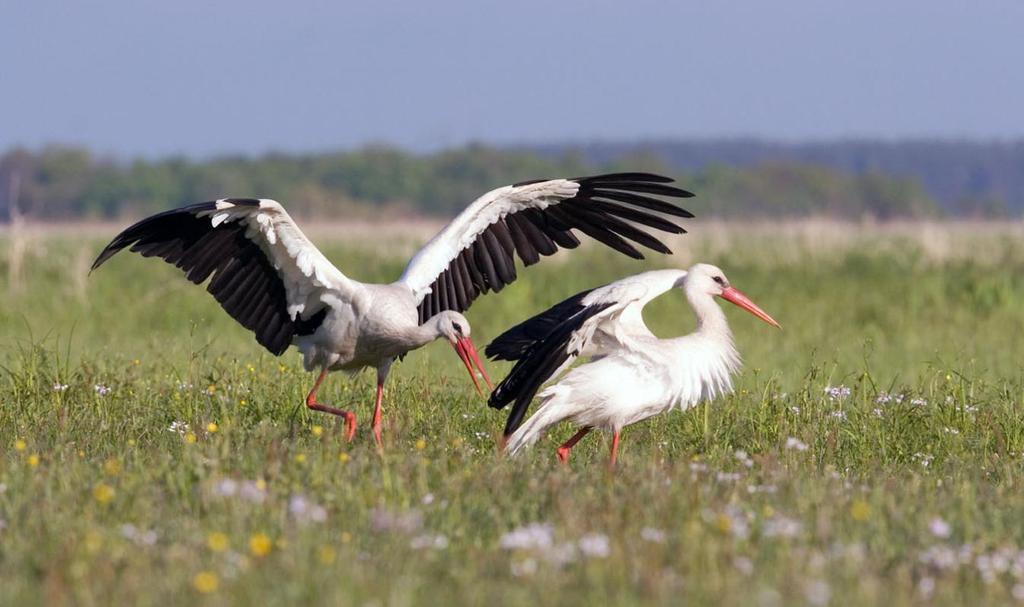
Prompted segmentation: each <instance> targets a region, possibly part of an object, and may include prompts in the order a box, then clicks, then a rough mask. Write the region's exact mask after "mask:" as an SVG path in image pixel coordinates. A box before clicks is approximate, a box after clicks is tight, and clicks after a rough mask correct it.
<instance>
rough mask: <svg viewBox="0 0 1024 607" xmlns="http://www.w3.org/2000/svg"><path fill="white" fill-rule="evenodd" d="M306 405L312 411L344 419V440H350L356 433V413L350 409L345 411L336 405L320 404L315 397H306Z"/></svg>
mask: <svg viewBox="0 0 1024 607" xmlns="http://www.w3.org/2000/svg"><path fill="white" fill-rule="evenodd" d="M306 406H307V407H309V408H310V409H312V410H313V411H320V412H323V413H330V414H331V415H337V416H338V417H340V418H342V419H344V420H345V440H346V441H349V442H352V437H353V436H355V435H356V414H355V413H353V412H351V411H345V410H342V409H338V408H336V407H331V406H328V405H322V404H320V403H318V402H316V399H315V398H311V399H306Z"/></svg>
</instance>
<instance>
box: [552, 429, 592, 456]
mask: <svg viewBox="0 0 1024 607" xmlns="http://www.w3.org/2000/svg"><path fill="white" fill-rule="evenodd" d="M589 432H590V428H583V429H582V430H580V431H579V432H577V433H576V434H573V435H572V438H570V439H569V440H567V441H565V442H564V443H562V446H561V447H559V448H558V449H555V455H556V456H558V461H560V462H562V463H563V464H567V463H569V452H570V451H572V448H573V447H575V446H576V443H578V442H580V439H581V438H583V437H584V436H586V435H587V434H588V433H589Z"/></svg>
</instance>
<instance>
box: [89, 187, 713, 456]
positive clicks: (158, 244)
mask: <svg viewBox="0 0 1024 607" xmlns="http://www.w3.org/2000/svg"><path fill="white" fill-rule="evenodd" d="M671 182H672V179H669V178H667V177H661V176H658V175H651V174H646V173H617V174H610V175H598V176H594V177H583V178H575V179H552V180H539V181H531V182H525V183H519V184H515V185H510V186H506V187H502V188H498V189H496V190H493V191H491V192H488V193H487V194H484V195H483V196H481V197H480V198H478V199H477V200H476V201H475V202H473V203H472V204H470V205H469V207H467V208H466V210H464V211H463V212H462V213H461V214H459V215H458V216H457V217H455V219H453V220H452V221H451V223H449V224H448V225H447V226H446V227H445V228H444V229H442V230H441V232H440V233H438V234H437V235H436V236H435V237H434V238H433V239H431V240H430V242H428V243H427V244H426V245H425V246H424V247H423V248H422V249H421V250H420V251H419V252H418V253H416V255H415V256H414V257H413V258H412V260H411V261H410V262H409V265H408V266H407V267H406V269H405V272H404V273H403V274H402V276H401V278H399V279H398V281H396V282H393V283H391V284H365V283H360V282H357V281H355V280H352V279H350V278H348V277H347V276H346V275H345V274H343V273H342V272H341V271H340V270H339V269H338V268H336V267H334V265H332V264H331V262H330V261H328V260H327V258H326V257H324V255H323V254H322V253H321V252H320V251H319V250H318V249H317V248H316V247H315V246H314V245H313V243H312V242H310V241H309V240H308V239H307V238H306V236H305V235H304V234H303V233H302V231H301V230H299V228H298V226H297V225H296V224H295V222H293V221H292V219H291V217H289V215H288V213H287V212H285V210H284V207H282V206H281V205H280V204H278V203H277V202H275V201H273V200H262V199H260V200H257V199H250V198H226V199H222V200H217V201H214V202H205V203H200V204H196V205H192V206H186V207H182V208H179V209H174V210H170V211H166V212H163V213H159V214H157V215H153V216H152V217H149V218H147V219H143V220H142V221H140V222H138V223H136V224H135V225H133V226H131V227H129V228H128V229H126V230H124V231H123V232H121V234H119V235H118V236H117V237H116V238H114V240H113V241H112V242H111V243H110V244H109V245H107V247H106V248H105V249H103V251H102V252H101V253H100V255H99V257H97V258H96V261H95V262H94V263H93V265H92V268H93V269H94V270H95V269H96V268H98V267H99V266H100V265H101V264H103V263H104V262H105V261H106V260H107V259H109V258H110V257H111V256H113V255H114V254H115V253H117V252H118V251H120V250H121V249H123V248H125V247H129V246H130V247H131V249H130V250H132V251H135V252H137V253H140V254H142V255H143V256H145V257H151V256H156V257H160V258H162V259H164V260H165V261H167V262H168V263H171V264H174V265H175V266H177V267H178V268H181V269H182V270H184V271H185V272H186V278H188V279H189V280H190V281H192V282H193V283H196V284H199V283H202V282H203V281H205V280H206V279H207V278H209V277H210V276H211V275H212V276H213V278H212V280H210V283H209V285H208V286H207V288H206V290H207V291H209V292H210V293H211V294H212V295H213V296H214V297H215V298H216V299H217V301H218V302H220V304H221V306H222V307H223V308H224V310H225V311H227V313H228V314H230V315H231V316H232V317H233V318H234V319H235V320H237V321H238V322H239V323H241V324H242V326H244V327H245V328H247V329H250V330H252V331H253V332H254V333H255V334H256V341H257V342H259V343H260V345H262V346H263V347H265V348H266V349H267V350H269V351H270V352H271V353H273V354H274V355H275V356H276V355H280V354H282V353H283V352H284V351H285V350H287V349H288V347H289V346H290V345H292V344H295V345H297V346H298V348H299V351H300V352H302V354H303V357H304V358H303V364H304V367H305V369H306V370H307V371H312V370H314V369H319V370H320V374H319V376H318V377H317V379H316V382H315V383H314V385H313V388H312V390H310V392H309V395H308V396H307V397H306V405H307V406H308V407H309V408H310V409H314V410H317V411H323V412H326V413H331V414H334V415H339V416H342V417H344V418H345V423H346V426H347V438H348V439H349V440H351V438H352V436H353V434H354V433H355V428H356V417H355V414H354V413H352V412H350V411H343V410H341V409H337V408H334V407H330V406H327V405H324V404H320V403H319V402H318V401H317V398H316V393H317V390H318V389H319V388H320V385H321V383H322V382H323V380H324V378H325V377H326V375H327V373H328V372H329V371H335V370H339V369H340V370H344V371H349V372H356V371H359V370H361V369H363V368H366V367H375V368H376V369H377V400H376V404H375V407H374V414H373V432H374V437H375V439H376V441H377V444H378V445H379V444H381V400H382V398H383V386H384V380H385V378H386V377H387V375H388V370H389V369H390V368H391V363H392V362H394V360H395V358H398V357H401V356H403V355H404V354H405V353H406V352H408V351H410V350H414V349H416V348H419V347H421V346H423V345H426V344H428V343H430V342H431V341H433V340H435V339H439V338H444V339H447V340H448V341H449V343H451V344H452V346H453V347H454V348H455V350H456V352H457V353H458V355H459V357H460V358H461V359H462V362H463V363H464V364H465V365H466V368H467V370H469V373H470V377H471V378H472V379H473V383H474V384H475V385H476V387H477V390H478V391H479V390H480V386H479V384H478V383H477V380H476V374H475V372H474V370H473V367H472V366H471V363H472V364H473V365H475V366H476V368H477V369H478V370H479V371H480V373H481V374H483V376H484V379H485V380H486V381H487V383H488V386H490V379H489V378H487V374H486V372H485V371H484V368H483V365H482V364H481V363H480V358H479V356H478V355H477V353H476V349H475V348H474V346H473V343H472V341H470V339H469V334H470V327H469V322H468V321H467V320H466V319H465V317H463V316H462V314H460V312H462V311H464V310H466V309H467V308H469V306H470V304H471V303H472V302H473V300H474V299H476V297H477V296H479V295H480V294H482V293H486V292H488V291H491V290H493V291H500V290H501V289H502V287H504V286H505V285H506V284H509V283H511V282H512V281H514V280H515V279H516V268H515V259H514V258H513V253H516V254H518V256H519V258H520V259H521V260H522V262H523V264H524V265H527V266H529V265H532V264H534V263H537V261H539V260H540V258H541V256H547V255H552V254H554V253H555V252H556V251H557V250H558V248H559V247H562V248H566V249H573V248H575V247H577V246H578V245H579V243H580V241H579V240H578V239H577V238H576V236H575V235H574V234H573V232H572V230H573V229H577V230H580V231H581V232H583V233H584V234H587V235H589V236H591V237H593V238H595V239H597V240H599V241H601V242H602V243H604V244H606V245H608V246H610V247H612V248H613V249H615V250H617V251H620V252H622V253H624V254H626V255H629V256H631V257H634V258H638V259H642V258H643V255H642V254H641V253H640V251H638V250H637V249H636V248H635V247H634V246H633V244H631V243H630V241H633V242H635V243H638V244H641V245H644V246H646V247H649V248H651V249H653V250H655V251H658V252H660V253H671V251H670V250H669V249H668V247H666V246H665V245H664V244H663V243H662V242H661V241H659V240H658V239H657V238H654V237H653V236H651V235H650V234H648V233H647V232H645V231H644V230H642V229H640V228H638V227H637V226H636V224H640V225H642V226H647V227H650V228H654V229H656V230H660V231H663V232H670V233H675V234H678V233H682V232H685V230H683V228H681V227H680V226H678V225H676V224H675V223H672V222H671V221H668V220H667V219H665V218H664V217H663V215H674V216H676V217H693V215H692V214H691V213H689V212H688V211H686V210H685V209H682V208H680V207H677V206H675V205H674V204H671V203H669V202H666V201H664V200H661V199H659V198H656V197H651V196H650V195H655V196H664V197H670V198H685V197H689V196H692V194H690V193H689V192H686V191H684V190H681V189H679V188H676V187H672V186H669V185H666V184H668V183H671Z"/></svg>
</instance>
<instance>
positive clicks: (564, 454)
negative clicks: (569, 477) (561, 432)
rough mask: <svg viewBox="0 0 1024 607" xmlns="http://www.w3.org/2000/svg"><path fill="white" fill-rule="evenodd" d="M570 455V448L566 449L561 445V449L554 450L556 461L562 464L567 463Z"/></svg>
mask: <svg viewBox="0 0 1024 607" xmlns="http://www.w3.org/2000/svg"><path fill="white" fill-rule="evenodd" d="M570 453H572V449H571V448H570V447H566V446H565V445H562V446H561V447H559V448H557V449H555V457H557V458H558V461H560V462H562V463H563V464H568V463H569V454H570Z"/></svg>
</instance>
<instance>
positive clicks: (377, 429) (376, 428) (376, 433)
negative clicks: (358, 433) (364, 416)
mask: <svg viewBox="0 0 1024 607" xmlns="http://www.w3.org/2000/svg"><path fill="white" fill-rule="evenodd" d="M373 440H374V441H376V442H377V448H378V449H380V450H381V451H383V450H384V439H383V438H381V423H380V420H374V424H373Z"/></svg>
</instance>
